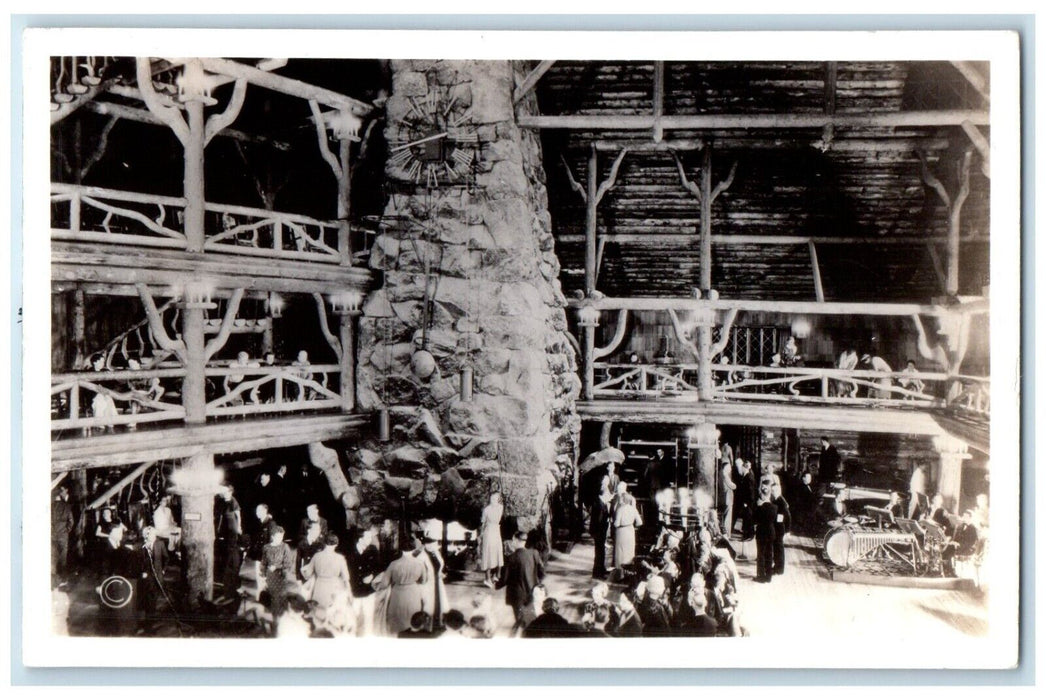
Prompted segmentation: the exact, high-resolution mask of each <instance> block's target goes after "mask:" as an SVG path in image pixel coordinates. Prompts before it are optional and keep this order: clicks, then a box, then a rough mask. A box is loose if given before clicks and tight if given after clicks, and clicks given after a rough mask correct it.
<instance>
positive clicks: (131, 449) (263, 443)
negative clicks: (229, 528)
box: [51, 413, 373, 474]
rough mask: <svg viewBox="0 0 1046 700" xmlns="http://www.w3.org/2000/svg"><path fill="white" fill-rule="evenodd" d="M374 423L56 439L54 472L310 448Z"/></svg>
mask: <svg viewBox="0 0 1046 700" xmlns="http://www.w3.org/2000/svg"><path fill="white" fill-rule="evenodd" d="M372 422H373V417H372V416H371V415H369V414H359V413H355V414H331V415H318V416H300V415H294V416H282V417H279V418H258V419H246V420H237V421H220V422H214V423H209V424H207V425H201V426H179V427H173V428H162V429H156V430H152V429H150V430H143V429H139V430H138V431H137V432H134V433H117V434H112V435H95V436H91V437H75V438H70V439H65V440H55V441H54V442H53V443H52V444H51V473H52V474H58V473H61V472H64V471H72V470H76V469H93V468H97V467H109V466H114V465H120V464H136V463H140V462H144V461H160V460H167V459H181V458H184V457H188V456H191V455H193V454H197V453H199V452H200V450H206V451H211V452H214V453H215V454H242V453H245V452H253V451H256V450H265V449H271V448H274V447H290V446H294V445H307V444H309V443H310V442H320V441H325V440H337V439H341V438H347V437H352V436H354V435H357V434H359V432H360V430H363V429H366V428H367V426H369V425H370V424H372Z"/></svg>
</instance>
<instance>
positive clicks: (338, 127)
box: [323, 109, 363, 141]
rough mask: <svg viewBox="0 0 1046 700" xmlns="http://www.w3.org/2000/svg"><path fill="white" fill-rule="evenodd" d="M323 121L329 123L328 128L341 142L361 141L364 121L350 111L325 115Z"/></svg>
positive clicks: (339, 111) (341, 110)
mask: <svg viewBox="0 0 1046 700" xmlns="http://www.w3.org/2000/svg"><path fill="white" fill-rule="evenodd" d="M323 121H325V122H326V123H327V128H328V129H330V130H331V133H332V134H333V135H334V138H336V139H338V140H339V141H346V140H348V141H359V140H360V136H359V133H360V127H361V126H363V120H362V119H360V118H359V117H357V116H356V115H355V114H353V113H352V112H350V111H349V110H347V109H339V110H336V111H333V112H327V113H326V114H324V115H323Z"/></svg>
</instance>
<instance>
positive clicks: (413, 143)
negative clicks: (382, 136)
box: [389, 131, 448, 153]
mask: <svg viewBox="0 0 1046 700" xmlns="http://www.w3.org/2000/svg"><path fill="white" fill-rule="evenodd" d="M447 136H448V134H447V132H446V131H443V132H441V133H438V134H432V135H431V136H426V137H424V138H420V139H416V140H414V141H411V142H410V143H405V144H403V145H401V146H396V147H395V148H393V149H391V150H390V151H389V152H390V153H395V152H397V151H404V150H406V149H408V148H410V147H411V146H417V145H420V144H423V143H428V142H429V141H435V140H437V139H442V138H446V137H447Z"/></svg>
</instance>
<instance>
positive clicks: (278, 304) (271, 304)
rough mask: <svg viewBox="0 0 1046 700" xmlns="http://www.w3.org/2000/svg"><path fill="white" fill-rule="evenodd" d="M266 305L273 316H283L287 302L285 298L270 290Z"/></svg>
mask: <svg viewBox="0 0 1046 700" xmlns="http://www.w3.org/2000/svg"><path fill="white" fill-rule="evenodd" d="M266 306H268V308H269V315H270V316H272V317H273V318H283V309H284V307H286V306H287V302H285V301H284V300H283V297H281V296H280V295H279V294H277V293H276V292H270V293H269V298H268V299H267V300H266Z"/></svg>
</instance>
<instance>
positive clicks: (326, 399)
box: [51, 364, 343, 434]
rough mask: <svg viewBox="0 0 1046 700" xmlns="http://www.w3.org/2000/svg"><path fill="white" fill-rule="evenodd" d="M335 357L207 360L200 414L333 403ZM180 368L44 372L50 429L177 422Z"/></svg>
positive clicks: (319, 407)
mask: <svg viewBox="0 0 1046 700" xmlns="http://www.w3.org/2000/svg"><path fill="white" fill-rule="evenodd" d="M340 371H341V367H340V365H335V364H331V365H309V366H308V367H298V366H292V365H280V366H274V367H218V366H212V367H208V368H207V370H206V374H205V376H206V378H207V418H208V420H210V419H220V418H244V417H247V416H254V415H259V414H283V415H300V414H306V413H317V412H323V411H331V410H339V409H341V407H342V405H343V400H342V399H343V397H342V395H341V392H340V387H338V385H337V382H338V378H339V373H340ZM185 374H186V371H185V369H184V368H179V367H170V368H158V369H142V370H121V371H102V372H71V373H67V374H56V375H53V376H52V377H51V432H52V433H61V432H63V431H79V432H80V433H82V434H90V433H91V432H107V433H112V432H114V431H116V430H123V429H131V430H133V429H137V427H138V426H139V425H144V424H148V423H178V422H181V421H183V420H184V418H185V409H184V408H183V407H182V404H181V403H180V401H181V398H180V388H181V382H182V380H183V379H184V377H185Z"/></svg>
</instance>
